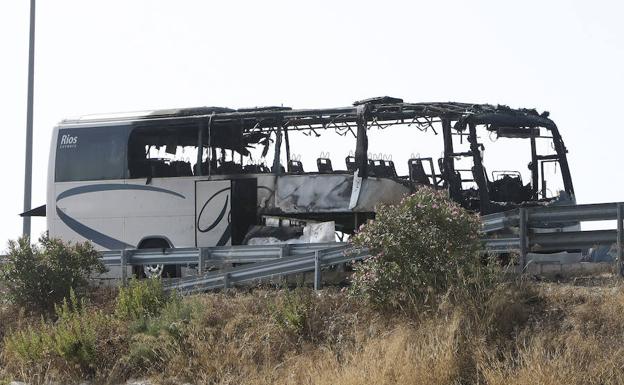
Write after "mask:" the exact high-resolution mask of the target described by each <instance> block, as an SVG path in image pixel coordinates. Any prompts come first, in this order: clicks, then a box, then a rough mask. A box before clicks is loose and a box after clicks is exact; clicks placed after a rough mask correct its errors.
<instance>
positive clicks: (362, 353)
mask: <svg viewBox="0 0 624 385" xmlns="http://www.w3.org/2000/svg"><path fill="white" fill-rule="evenodd" d="M588 282H589V284H588ZM580 283H583V284H584V285H582V286H581V285H579V284H580ZM104 302H105V301H104ZM103 306H105V305H104V304H103V303H102V304H98V307H100V308H102V307H103ZM183 308H186V309H187V310H188V309H190V310H189V311H190V313H189V314H191V316H190V317H189V318H184V317H183V316H181V315H180V314H182V313H184V311H185V310H184V309H183ZM176 309H177V310H176ZM176 309H173V310H171V312H170V314H169V313H168V315H167V314H164V315H162V316H161V319H160V320H159V321H158V322H157V323H156V326H154V325H152V326H151V329H150V328H148V329H149V330H151V331H149V332H148V331H145V330H143V331H140V332H139V331H137V330H136V329H133V327H132V325H130V326H128V325H122V326H121V327H118V328H119V330H117V335H116V336H112V335H109V338H113V337H115V338H117V340H116V343H115V344H114V345H115V346H114V347H111V348H109V347H107V345H106V343H102V344H101V345H99V347H98V349H100V351H99V352H98V355H99V356H101V357H106V360H104V359H103V361H102V363H101V364H100V365H99V367H98V368H97V372H96V374H95V375H94V379H93V381H94V382H95V383H118V382H122V381H124V380H126V379H127V378H131V377H132V378H138V377H150V378H152V379H153V380H155V381H159V382H162V383H175V382H176V381H182V380H187V381H190V382H192V383H197V384H318V385H322V384H347V385H349V384H368V383H373V384H379V385H383V384H492V385H498V384H501V385H502V384H517V385H525V384H526V385H528V384H549V385H550V384H583V385H584V384H624V359H622V358H621V357H623V354H624V288H623V287H622V286H621V285H620V284H619V283H618V282H616V281H614V280H611V279H591V280H577V281H570V282H567V283H530V284H528V283H524V284H507V285H501V286H499V287H498V288H497V289H495V291H494V292H492V293H489V294H488V295H487V296H484V297H483V298H482V299H480V300H475V299H470V298H468V299H466V300H465V301H463V302H462V303H459V304H458V303H450V302H448V301H446V302H445V301H442V302H441V305H440V308H439V309H435V310H432V311H429V312H427V313H426V314H422V315H420V316H413V315H412V316H410V317H407V316H401V315H396V314H395V315H388V314H385V315H384V314H379V313H376V312H373V311H371V310H369V309H368V308H367V307H366V306H365V305H364V304H362V303H360V302H358V301H356V300H353V299H348V298H346V297H345V296H344V295H343V294H342V293H339V292H334V291H325V292H323V293H322V294H321V295H317V294H315V293H312V292H309V291H298V292H295V293H292V292H291V293H287V292H284V291H280V292H271V291H256V292H253V293H222V294H208V295H201V296H195V297H192V298H188V299H186V300H185V301H184V303H183V306H182V308H176ZM181 309H182V310H181ZM0 317H2V318H1V319H0V322H3V321H5V320H7V314H3V313H0ZM176 317H177V318H176ZM181 319H185V320H186V321H179V320H181ZM176 320H178V321H176ZM13 325H14V326H15V325H17V324H15V323H14V324H13ZM0 329H2V328H0ZM122 342H123V344H125V345H124V346H125V347H124V348H120V344H121V343H122ZM8 353H10V352H7V351H6V349H5V352H4V358H3V359H4V361H2V363H0V364H4V366H3V367H4V369H0V378H2V377H3V376H4V378H7V379H8V378H18V377H19V375H20V371H19V370H17V369H16V368H17V367H18V366H19V365H17V362H16V361H15V360H13V361H12V359H11V358H10V354H8ZM20 364H21V365H22V370H23V369H24V365H26V366H27V365H28V363H24V362H21V363H20ZM31 364H32V363H31ZM48 364H50V365H52V364H53V363H48ZM16 365H17V366H16ZM44 366H45V365H42V366H39V367H44ZM53 369H54V368H51V369H50V368H49V367H48V369H47V372H46V373H38V374H39V375H47V377H46V378H42V377H36V373H33V372H32V371H31V372H28V373H29V377H30V378H21V379H23V380H30V381H32V382H40V383H42V382H46V381H49V380H53V379H57V380H58V379H59V378H61V379H62V378H64V379H69V378H71V379H73V380H74V381H78V380H79V376H77V375H76V373H75V372H72V370H73V369H72V368H71V367H65V368H64V369H63V370H64V372H62V371H58V370H57V371H56V372H55V370H53ZM3 370H4V373H3V372H2V371H3ZM22 373H25V372H24V371H22ZM35 377H36V378H35ZM1 382H2V381H1V380H0V383H1ZM64 382H67V381H64Z"/></svg>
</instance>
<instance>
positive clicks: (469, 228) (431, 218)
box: [352, 188, 484, 308]
mask: <svg viewBox="0 0 624 385" xmlns="http://www.w3.org/2000/svg"><path fill="white" fill-rule="evenodd" d="M479 229H480V220H479V217H478V216H477V215H475V214H472V213H470V212H468V211H466V210H464V209H462V208H461V207H460V206H459V205H457V204H456V203H455V202H453V201H451V200H450V199H449V198H447V196H446V194H445V193H443V192H438V191H435V190H432V189H429V188H423V189H420V190H418V191H417V192H416V193H414V194H412V195H410V196H407V197H405V198H404V199H403V200H402V201H401V203H400V204H398V205H382V206H381V207H378V209H377V216H376V218H375V220H374V221H369V222H368V223H366V224H365V225H363V226H361V227H360V229H359V231H358V233H357V234H356V235H355V236H354V237H353V238H352V242H353V243H354V244H355V245H357V246H362V247H368V248H369V249H370V250H371V253H372V255H373V256H372V257H371V258H369V259H367V260H365V261H364V262H362V263H360V264H357V265H356V267H355V272H354V274H353V277H352V283H353V285H352V293H353V294H356V295H360V296H363V297H364V298H366V299H367V300H368V301H369V302H370V303H371V304H373V305H375V306H377V307H383V308H387V307H389V308H406V307H412V306H413V305H416V304H419V303H420V304H422V303H427V302H429V301H431V300H432V298H433V297H434V296H435V294H439V293H443V292H446V291H447V290H448V289H449V288H451V287H468V286H470V285H471V284H475V283H481V282H482V280H483V279H484V277H483V276H482V275H481V274H482V273H483V269H482V267H481V263H480V260H479V254H478V250H479V247H480V242H479Z"/></svg>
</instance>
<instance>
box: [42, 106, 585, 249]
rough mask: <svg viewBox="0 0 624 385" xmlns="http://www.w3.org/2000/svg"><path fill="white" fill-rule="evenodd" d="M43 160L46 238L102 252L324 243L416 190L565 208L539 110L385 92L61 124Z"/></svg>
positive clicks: (568, 192) (479, 204) (566, 194)
mask: <svg viewBox="0 0 624 385" xmlns="http://www.w3.org/2000/svg"><path fill="white" fill-rule="evenodd" d="M49 164H50V166H49V167H50V168H49V172H48V175H49V183H48V199H47V200H48V202H47V216H48V228H49V231H50V234H51V235H52V236H59V237H61V238H64V239H68V240H85V239H86V240H90V241H92V242H94V243H95V244H96V246H98V247H99V248H100V249H124V248H135V247H139V248H141V247H189V246H197V247H199V246H215V245H233V244H249V243H262V242H277V241H280V242H284V241H291V242H297V241H310V240H317V241H318V240H321V241H322V240H326V239H328V237H329V238H331V239H332V240H333V237H334V230H335V231H336V232H337V233H338V234H340V236H342V235H345V234H346V235H348V234H352V233H353V232H354V231H355V229H357V227H358V226H359V225H360V224H362V223H363V222H365V221H366V220H368V219H371V218H374V216H375V208H376V207H377V206H378V205H379V204H381V203H388V204H392V203H398V202H399V201H400V200H401V198H402V197H403V196H405V195H406V194H409V193H411V192H413V191H415V190H417V189H418V188H421V187H422V186H428V187H431V188H434V189H439V190H445V191H448V194H449V196H450V197H451V198H452V199H453V200H455V201H456V202H458V203H459V204H461V205H462V206H463V207H465V208H467V209H469V210H473V211H475V212H479V213H481V214H490V213H495V212H499V211H504V210H508V209H512V208H515V207H519V206H533V205H549V204H571V203H573V202H574V189H573V186H572V180H571V177H570V170H569V168H568V163H567V159H566V148H565V146H564V143H563V140H562V138H561V135H560V134H559V131H558V129H557V126H556V125H555V123H554V122H553V121H552V120H550V119H549V118H548V113H542V114H540V113H538V112H536V111H535V110H531V109H511V108H508V107H505V106H492V105H484V104H467V103H405V102H403V101H402V100H400V99H396V98H390V97H382V98H374V99H368V100H363V101H359V102H356V103H354V105H353V106H349V107H342V108H329V109H307V110H294V109H290V108H286V107H267V108H253V109H239V110H232V109H227V108H215V107H201V108H192V109H178V110H161V111H153V112H148V113H136V114H117V115H103V116H88V117H84V118H79V119H73V120H65V121H63V122H62V123H61V124H60V125H59V126H58V127H57V128H56V129H55V132H54V135H53V139H52V150H51V153H50V162H49ZM327 222H330V225H327ZM322 223H325V225H321V224H322ZM306 226H307V229H306V231H305V233H304V228H306ZM328 226H329V227H328Z"/></svg>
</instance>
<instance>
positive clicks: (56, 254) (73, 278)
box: [0, 235, 106, 310]
mask: <svg viewBox="0 0 624 385" xmlns="http://www.w3.org/2000/svg"><path fill="white" fill-rule="evenodd" d="M105 271H106V268H105V267H104V265H103V264H102V261H101V260H100V258H99V255H98V253H97V251H96V250H95V249H94V248H93V246H92V245H91V244H90V243H88V242H85V243H75V244H72V243H65V242H63V241H61V240H60V239H54V238H49V237H47V236H46V235H44V236H42V237H41V238H40V239H39V245H32V244H31V243H30V240H29V238H27V237H24V238H20V239H18V240H17V241H9V251H8V256H7V263H6V264H5V265H4V266H3V267H2V269H1V270H0V280H2V281H4V284H5V286H6V287H7V290H8V294H9V296H10V298H11V299H12V301H13V302H15V303H17V304H19V305H23V306H25V307H27V308H30V309H47V310H51V309H53V308H54V305H55V304H58V303H60V302H61V301H62V300H63V298H66V297H69V295H70V292H71V291H73V292H74V293H75V294H76V295H77V296H79V297H80V296H83V295H84V294H85V292H86V289H87V286H88V278H89V276H91V275H92V274H94V273H104V272H105Z"/></svg>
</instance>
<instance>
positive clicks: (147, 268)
mask: <svg viewBox="0 0 624 385" xmlns="http://www.w3.org/2000/svg"><path fill="white" fill-rule="evenodd" d="M164 269H165V265H163V264H158V265H143V273H145V276H146V277H147V278H160V277H161V276H162V273H163V270H164Z"/></svg>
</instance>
